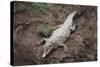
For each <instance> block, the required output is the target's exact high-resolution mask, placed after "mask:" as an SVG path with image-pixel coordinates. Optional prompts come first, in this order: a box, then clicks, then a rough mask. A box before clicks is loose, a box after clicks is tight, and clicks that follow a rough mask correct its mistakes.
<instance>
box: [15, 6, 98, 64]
mask: <svg viewBox="0 0 100 67" xmlns="http://www.w3.org/2000/svg"><path fill="white" fill-rule="evenodd" d="M28 7H30V8H28V9H27V11H25V12H21V13H14V24H13V28H14V32H13V37H14V44H13V45H14V47H13V48H14V49H13V51H14V65H29V64H32V65H34V64H50V63H67V62H83V61H96V60H97V15H96V12H97V11H96V9H97V8H96V7H95V6H73V5H54V9H53V10H52V11H50V12H45V13H44V14H41V15H39V16H35V14H34V13H33V12H31V11H32V9H31V6H30V5H28ZM73 10H77V11H78V15H77V16H76V17H77V18H76V19H75V22H76V23H77V24H78V26H77V30H76V31H75V32H73V33H72V34H71V36H70V38H69V40H68V41H66V45H65V49H66V53H65V52H64V51H63V48H57V49H56V50H54V51H52V52H51V53H50V54H49V55H48V56H47V57H46V58H41V51H42V46H43V44H42V45H38V44H37V43H38V42H39V41H40V40H41V36H39V35H38V32H37V28H38V27H39V26H41V25H44V26H45V25H59V24H61V23H63V22H64V20H65V19H66V17H67V15H68V14H69V13H71V12H72V11H73Z"/></svg>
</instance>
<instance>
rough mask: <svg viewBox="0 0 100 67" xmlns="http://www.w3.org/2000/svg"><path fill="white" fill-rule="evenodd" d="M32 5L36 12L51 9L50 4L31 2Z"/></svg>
mask: <svg viewBox="0 0 100 67" xmlns="http://www.w3.org/2000/svg"><path fill="white" fill-rule="evenodd" d="M32 6H33V7H34V8H35V11H36V13H38V14H40V13H44V12H47V11H51V10H52V8H53V7H52V6H53V5H52V4H46V3H32Z"/></svg>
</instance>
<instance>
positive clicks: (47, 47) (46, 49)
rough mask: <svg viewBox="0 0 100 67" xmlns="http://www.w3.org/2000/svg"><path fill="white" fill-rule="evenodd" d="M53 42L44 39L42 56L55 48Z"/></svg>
mask: <svg viewBox="0 0 100 67" xmlns="http://www.w3.org/2000/svg"><path fill="white" fill-rule="evenodd" d="M56 47H57V46H55V44H54V43H52V42H49V41H46V43H45V45H44V46H43V54H42V57H43V58H44V57H46V56H47V55H48V54H49V53H50V52H51V51H52V50H53V49H54V48H56Z"/></svg>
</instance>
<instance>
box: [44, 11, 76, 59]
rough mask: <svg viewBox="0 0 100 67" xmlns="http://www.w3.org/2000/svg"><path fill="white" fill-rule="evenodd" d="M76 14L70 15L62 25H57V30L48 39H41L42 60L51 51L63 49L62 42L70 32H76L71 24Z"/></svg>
mask: <svg viewBox="0 0 100 67" xmlns="http://www.w3.org/2000/svg"><path fill="white" fill-rule="evenodd" d="M76 13H77V12H76V11H74V12H72V13H70V14H69V15H68V17H67V19H66V20H65V21H64V23H63V24H61V25H59V28H57V29H56V30H54V31H53V33H52V34H51V36H50V37H49V38H42V41H45V44H44V45H43V53H42V57H43V58H44V57H46V56H47V55H48V54H49V53H50V52H51V51H52V50H53V49H56V48H57V47H59V46H61V47H64V45H65V44H64V42H65V41H66V40H68V39H69V36H70V34H71V32H72V31H75V30H76V24H75V23H73V22H74V21H73V18H74V15H75V14H76Z"/></svg>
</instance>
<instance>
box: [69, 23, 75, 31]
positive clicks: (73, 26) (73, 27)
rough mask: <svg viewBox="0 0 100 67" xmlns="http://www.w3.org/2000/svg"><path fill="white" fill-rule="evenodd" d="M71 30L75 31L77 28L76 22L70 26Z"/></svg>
mask: <svg viewBox="0 0 100 67" xmlns="http://www.w3.org/2000/svg"><path fill="white" fill-rule="evenodd" d="M70 30H71V32H74V31H75V30H76V24H74V25H72V26H71V27H70Z"/></svg>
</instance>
